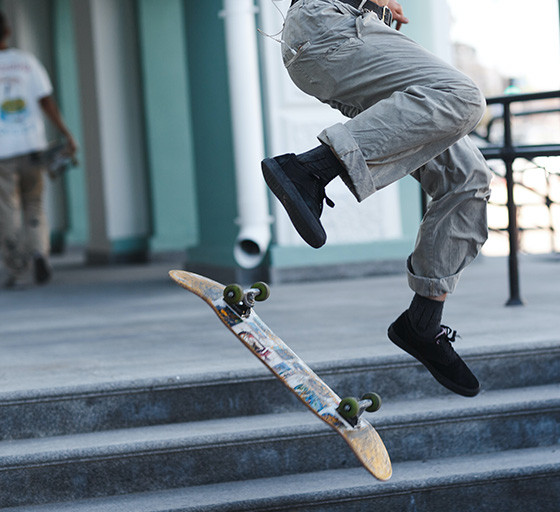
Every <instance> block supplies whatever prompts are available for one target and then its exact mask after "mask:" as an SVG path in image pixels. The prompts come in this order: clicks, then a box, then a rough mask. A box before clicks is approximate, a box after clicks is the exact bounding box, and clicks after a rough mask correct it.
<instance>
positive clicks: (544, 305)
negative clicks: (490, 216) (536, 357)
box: [0, 255, 560, 393]
mask: <svg viewBox="0 0 560 512" xmlns="http://www.w3.org/2000/svg"><path fill="white" fill-rule="evenodd" d="M53 266H54V272H55V275H54V279H53V282H52V283H50V284H49V285H47V286H44V287H34V288H30V289H27V290H22V291H7V290H0V390H1V391H2V392H4V393H10V392H18V393H21V392H24V393H25V392H26V391H32V390H37V389H51V390H52V389H53V388H59V387H64V388H68V387H76V386H78V387H79V386H83V385H86V386H96V385H103V386H105V387H106V386H107V384H110V383H115V384H117V383H121V382H123V381H128V382H130V381H146V380H154V381H158V382H162V381H170V380H173V379H177V380H181V379H183V378H185V377H186V376H193V375H198V374H205V373H208V372H221V371H243V370H252V369H255V368H260V367H261V364H260V363H259V362H258V361H257V360H256V359H255V358H254V357H252V356H251V355H250V354H249V353H248V352H247V351H246V350H245V349H244V348H243V347H242V346H241V344H240V343H239V342H237V341H236V339H235V338H234V337H233V336H232V335H231V334H229V333H228V332H227V331H226V330H225V329H224V328H223V326H222V325H221V324H220V323H219V322H218V320H217V319H216V318H214V316H213V315H214V314H213V313H212V311H211V310H210V309H209V308H208V306H206V305H205V304H204V303H203V302H202V301H201V300H200V299H199V298H197V297H195V296H193V295H191V294H189V293H188V292H187V291H185V290H183V289H181V288H180V287H179V286H177V285H176V284H174V283H173V282H172V281H171V280H170V279H169V278H168V277H167V271H168V270H170V269H172V268H181V262H180V260H179V261H172V260H169V261H158V262H154V263H150V264H148V265H134V266H118V267H95V268H92V267H85V266H84V265H83V264H82V262H81V261H80V259H79V258H72V257H68V256H66V257H62V258H55V259H54V260H53ZM403 267H404V263H403ZM520 275H521V294H522V296H523V298H524V299H525V300H526V303H527V304H526V305H525V306H522V307H505V305H504V304H505V302H506V301H507V299H508V283H507V260H506V259H505V258H488V257H486V258H484V257H481V258H479V259H478V260H477V261H476V262H475V263H473V264H472V265H471V266H470V268H469V269H467V271H465V273H464V275H463V277H462V280H461V282H460V283H459V287H458V289H457V291H456V293H455V294H453V295H452V296H451V297H450V298H449V300H448V301H447V304H446V307H445V312H444V322H445V323H446V324H448V325H450V326H452V327H453V328H454V329H457V330H458V331H459V333H460V334H461V336H462V339H460V340H458V342H457V343H456V349H457V351H458V352H459V353H460V354H468V353H469V352H472V351H475V350H480V349H481V348H486V347H488V348H490V349H495V348H496V347H499V346H505V345H516V344H522V345H523V346H526V345H527V343H531V342H535V343H541V344H542V343H543V342H545V343H546V342H549V341H550V342H551V343H554V342H558V341H559V340H560V333H559V331H560V257H559V256H557V255H546V256H524V257H522V258H521V260H520ZM411 296H412V293H411V291H410V290H409V289H408V287H407V284H406V277H405V275H404V273H403V274H400V275H391V276H382V277H372V278H367V279H362V280H344V281H328V282H320V283H318V282H314V283H304V284H280V285H275V286H273V287H272V295H271V298H270V299H269V300H268V301H267V302H265V303H262V304H259V305H258V309H257V312H258V313H259V315H260V316H261V317H262V318H263V320H265V322H266V323H267V324H268V325H269V326H270V327H271V328H272V329H273V330H274V331H275V332H276V333H277V334H278V335H279V336H280V337H282V338H283V339H284V341H285V342H286V343H287V344H288V345H290V346H291V347H292V348H293V349H294V350H295V351H296V352H297V353H298V354H299V355H300V356H301V357H302V358H303V359H305V360H306V361H307V362H308V363H310V364H311V366H313V364H317V363H322V362H330V361H335V360H340V359H352V358H360V357H368V358H370V357H376V356H377V355H379V356H387V355H394V354H398V353H401V352H400V351H399V349H397V348H396V347H394V346H393V345H392V344H391V343H390V342H389V341H388V339H387V337H386V330H387V327H388V325H389V324H390V323H391V322H392V321H393V320H394V319H395V318H396V317H397V316H398V315H399V314H400V313H401V311H402V310H404V309H405V308H406V307H407V306H408V304H409V302H410V299H411ZM262 371H263V373H264V372H265V371H266V370H265V369H264V367H263V368H262Z"/></svg>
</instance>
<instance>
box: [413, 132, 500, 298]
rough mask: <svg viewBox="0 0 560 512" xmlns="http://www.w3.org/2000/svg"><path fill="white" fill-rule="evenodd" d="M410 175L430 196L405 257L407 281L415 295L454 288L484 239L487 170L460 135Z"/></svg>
mask: <svg viewBox="0 0 560 512" xmlns="http://www.w3.org/2000/svg"><path fill="white" fill-rule="evenodd" d="M413 175H414V177H415V178H416V179H417V180H418V181H420V183H421V185H422V188H423V189H424V191H425V192H426V193H427V194H428V195H429V196H431V198H432V200H431V202H430V204H429V206H428V210H427V212H426V215H425V216H424V219H423V220H422V223H421V225H420V229H419V232H418V237H417V240H416V246H415V249H414V251H413V253H412V254H411V255H410V257H409V259H408V262H407V271H408V283H409V286H410V287H411V288H412V290H413V291H415V292H416V293H418V294H420V295H423V296H425V297H437V296H439V295H443V294H444V293H451V292H453V291H454V289H455V286H456V285H457V282H458V281H459V277H460V275H461V272H462V271H463V269H464V268H465V267H466V266H467V265H468V264H469V263H470V262H471V261H472V260H473V259H474V258H475V257H476V256H477V255H478V253H479V252H480V249H481V248H482V245H483V244H484V242H486V239H487V237H488V226H487V215H486V210H487V203H488V198H489V197H490V181H491V179H492V174H491V172H490V170H489V169H488V166H487V164H486V161H485V159H484V157H483V156H482V155H481V153H480V151H479V150H478V149H477V148H476V146H475V145H474V144H473V142H472V141H471V140H470V138H468V137H465V138H463V139H461V140H460V141H459V142H457V143H456V144H454V145H453V146H451V147H450V148H449V149H448V150H447V151H445V152H444V153H442V154H441V155H439V156H438V157H436V158H435V159H433V160H432V161H430V162H429V163H427V164H426V165H424V166H423V167H421V168H420V169H418V170H417V171H415V173H414V174H413Z"/></svg>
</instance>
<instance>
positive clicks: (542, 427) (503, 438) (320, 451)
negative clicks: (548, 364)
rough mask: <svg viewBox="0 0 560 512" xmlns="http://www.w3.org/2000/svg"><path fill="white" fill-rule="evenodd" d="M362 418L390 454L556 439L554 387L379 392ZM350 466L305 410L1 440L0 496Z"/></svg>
mask: <svg viewBox="0 0 560 512" xmlns="http://www.w3.org/2000/svg"><path fill="white" fill-rule="evenodd" d="M299 410H301V409H299ZM368 417H369V419H371V421H372V422H373V423H374V424H375V426H376V428H377V429H378V431H379V433H380V435H381V437H382V438H383V439H384V441H385V443H386V445H387V448H388V450H389V453H390V454H391V457H392V460H393V461H394V462H395V463H399V462H405V461H414V460H416V461H429V460H438V459H444V458H457V457H461V456H465V457H467V456H472V455H473V454H480V453H486V454H488V453H498V452H500V451H511V450H518V449H528V448H542V447H549V446H557V445H559V444H560V387H559V386H557V385H548V386H538V387H532V388H521V389H509V390H497V391H491V392H487V393H484V394H482V395H481V396H479V397H478V398H477V399H476V400H472V399H465V398H462V397H458V396H453V395H451V396H445V397H436V398H425V399H419V400H394V401H393V400H387V401H386V402H385V404H384V407H383V408H382V409H381V411H380V412H379V413H376V414H374V415H368ZM354 467H358V462H357V460H356V459H355V457H354V456H353V454H352V453H351V451H350V450H349V449H348V448H347V447H346V445H345V443H344V442H343V441H342V439H340V438H339V437H338V436H337V435H336V434H335V433H334V432H333V431H332V430H330V429H329V428H328V427H327V426H326V425H324V424H323V423H322V422H321V421H319V420H318V419H317V418H315V417H314V416H313V415H312V414H311V413H307V412H305V411H304V412H291V413H286V414H269V415H260V416H252V417H251V416H248V417H237V418H227V419H219V420H207V421H200V422H189V423H183V424H174V425H161V426H152V427H142V428H135V429H121V430H113V431H103V432H96V433H89V434H75V435H67V436H58V437H49V438H37V439H26V440H15V441H4V442H2V443H0V505H1V506H19V505H30V504H38V503H49V502H57V501H70V500H82V499H86V498H92V497H100V496H111V495H119V494H128V493H137V492H141V491H160V490H166V489H170V488H179V487H191V486H203V485H210V484H217V483H225V482H234V481H243V480H254V479H257V478H264V477H269V478H273V477H281V476H285V475H290V474H298V473H308V472H313V471H318V470H324V471H326V470H332V469H347V468H354Z"/></svg>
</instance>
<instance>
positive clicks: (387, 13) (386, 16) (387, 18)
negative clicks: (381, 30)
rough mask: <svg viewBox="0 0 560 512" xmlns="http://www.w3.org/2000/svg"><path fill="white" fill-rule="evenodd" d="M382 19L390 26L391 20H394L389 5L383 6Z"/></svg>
mask: <svg viewBox="0 0 560 512" xmlns="http://www.w3.org/2000/svg"><path fill="white" fill-rule="evenodd" d="M381 21H383V23H385V25H387V26H389V27H390V26H391V22H392V21H393V13H392V12H391V9H389V7H387V6H386V5H385V6H384V7H383V14H382V15H381Z"/></svg>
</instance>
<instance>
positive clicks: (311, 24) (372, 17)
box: [262, 0, 491, 396]
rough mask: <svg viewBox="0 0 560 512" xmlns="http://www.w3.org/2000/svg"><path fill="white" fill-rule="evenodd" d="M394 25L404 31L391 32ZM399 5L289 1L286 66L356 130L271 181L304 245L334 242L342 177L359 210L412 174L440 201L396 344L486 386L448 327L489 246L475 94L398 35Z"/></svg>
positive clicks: (286, 159) (342, 132) (410, 267)
mask: <svg viewBox="0 0 560 512" xmlns="http://www.w3.org/2000/svg"><path fill="white" fill-rule="evenodd" d="M393 22H395V23H396V26H395V28H393V27H392V23H393ZM403 23H408V19H407V18H406V17H405V16H404V14H403V10H402V7H401V6H400V4H399V3H398V2H397V1H396V0H376V1H375V3H374V2H372V1H370V0H292V3H291V7H290V9H289V10H288V14H287V17H286V21H285V24H284V29H283V33H282V53H283V59H284V65H285V67H286V69H287V70H288V73H289V74H290V77H291V78H292V80H293V82H294V83H295V84H296V86H298V87H299V88H300V89H301V90H302V91H304V92H305V93H307V94H310V95H312V96H314V97H316V98H317V99H319V100H320V101H322V102H324V103H327V104H329V105H330V106H332V107H333V108H336V109H338V110H340V111H341V112H342V113H343V114H344V115H346V116H347V117H349V118H350V120H349V121H348V122H346V123H344V124H336V125H334V126H331V127H329V128H326V129H325V130H324V131H323V132H321V133H320V134H319V136H318V139H319V141H320V144H319V146H317V147H316V148H313V149H311V150H310V151H308V152H306V153H302V154H298V155H295V154H287V155H281V156H277V157H274V158H267V159H265V160H264V161H263V163H262V168H263V174H264V177H265V180H266V182H267V184H268V186H269V187H270V189H271V190H272V192H273V193H274V194H275V195H276V197H277V198H278V199H279V200H280V202H281V203H282V205H283V206H284V208H285V209H286V211H287V213H288V215H289V216H290V219H291V221H292V223H293V225H294V227H295V228H296V230H297V231H298V233H299V234H300V236H301V237H302V238H303V239H304V240H305V241H306V242H307V243H308V244H309V245H311V246H312V247H315V248H319V247H321V246H322V245H323V244H324V243H325V242H326V233H325V231H324V229H323V226H322V225H321V221H320V217H321V213H322V209H323V201H325V200H326V202H327V204H328V205H329V206H334V205H333V204H332V202H331V201H330V200H329V199H328V198H326V195H325V187H326V185H327V184H328V183H329V182H330V181H331V180H333V179H334V178H336V177H337V176H340V177H341V179H342V180H343V181H344V183H345V184H346V185H347V186H348V188H349V190H350V191H351V192H352V193H353V195H354V196H355V197H356V199H357V200H358V201H363V200H364V199H366V198H367V197H369V196H370V195H371V194H373V193H374V192H376V191H377V190H380V189H382V188H384V187H386V186H387V185H389V184H391V183H393V182H395V181H397V180H398V179H400V178H402V177H404V176H406V175H408V174H410V175H412V176H413V177H414V178H416V179H417V180H418V181H419V182H420V184H421V186H422V188H423V190H424V191H425V192H426V193H427V194H428V195H430V197H431V202H430V205H429V208H428V211H427V213H426V215H425V217H424V219H423V220H422V224H421V226H420V230H419V233H418V237H417V241H416V246H415V248H414V251H413V253H412V254H411V255H410V257H409V258H408V261H407V274H408V283H409V286H410V288H411V289H412V290H413V291H414V292H415V295H414V297H413V299H412V302H411V304H410V306H409V308H408V309H407V310H406V311H405V312H404V313H402V315H401V316H400V317H399V318H398V319H397V320H395V322H393V324H392V325H391V326H390V327H389V331H388V334H389V338H390V339H391V340H392V341H393V343H395V344H396V345H397V346H399V347H400V348H402V349H403V350H405V351H406V352H408V353H409V354H411V355H412V356H414V357H415V358H416V359H418V360H419V361H420V362H421V363H423V364H424V365H425V366H426V368H427V369H428V370H429V371H430V372H431V373H432V375H433V376H434V377H435V378H436V379H437V380H438V382H440V383H441V384H442V385H444V386H445V387H447V388H448V389H450V390H451V391H453V392H455V393H458V394H461V395H464V396H475V395H476V394H478V392H479V391H480V384H479V382H478V380H477V379H476V377H475V376H474V375H473V373H472V372H471V371H470V369H469V368H468V367H467V365H466V364H465V363H464V361H463V360H462V359H461V358H460V357H459V355H458V354H457V353H456V352H455V351H454V349H453V347H452V346H451V342H452V341H454V340H455V334H456V333H455V332H453V331H451V329H449V328H448V327H446V326H442V325H441V320H442V314H443V305H444V301H445V298H446V297H447V294H448V293H451V292H453V290H454V289H455V287H456V285H457V282H458V280H459V277H460V274H461V272H462V270H463V269H464V268H465V267H466V266H467V265H468V264H469V263H470V262H471V261H472V260H473V259H474V258H475V257H476V255H477V254H478V252H479V251H480V248H481V247H482V245H483V244H484V242H485V241H486V238H487V222H486V205H487V201H488V198H489V195H490V190H489V185H490V180H491V173H490V171H489V169H488V167H487V165H486V162H485V160H484V158H483V157H482V155H481V154H480V152H479V151H478V149H477V148H476V146H474V144H473V143H472V142H471V141H470V140H469V138H468V137H466V136H467V135H468V134H469V133H470V132H471V131H472V130H473V129H474V128H475V127H476V125H477V124H478V122H479V121H480V119H481V117H482V115H483V112H484V108H485V102H484V98H483V96H482V94H481V92H480V91H479V89H478V88H477V87H476V85H475V84H474V83H473V82H472V81H471V80H470V79H469V78H467V77H466V76H465V75H463V74H462V73H460V72H459V71H457V70H456V69H454V68H453V67H452V66H450V65H448V64H447V63H445V62H443V61H442V60H440V59H438V58H437V57H435V56H434V55H432V54H430V53H429V52H427V51H426V50H425V49H423V48H422V47H421V46H419V45H418V44H417V43H415V42H414V41H412V40H410V39H409V38H407V37H406V36H404V35H403V34H401V33H400V32H399V31H398V30H399V29H400V27H401V24H403Z"/></svg>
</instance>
